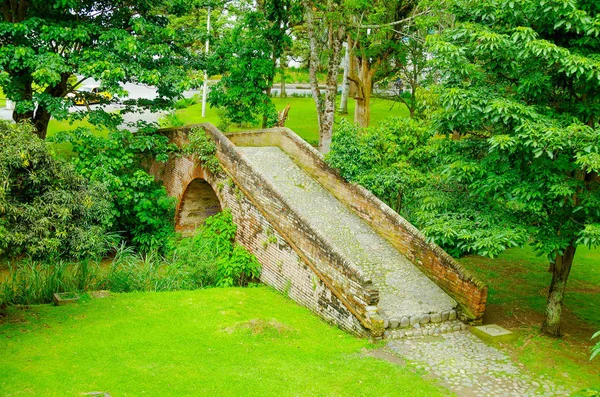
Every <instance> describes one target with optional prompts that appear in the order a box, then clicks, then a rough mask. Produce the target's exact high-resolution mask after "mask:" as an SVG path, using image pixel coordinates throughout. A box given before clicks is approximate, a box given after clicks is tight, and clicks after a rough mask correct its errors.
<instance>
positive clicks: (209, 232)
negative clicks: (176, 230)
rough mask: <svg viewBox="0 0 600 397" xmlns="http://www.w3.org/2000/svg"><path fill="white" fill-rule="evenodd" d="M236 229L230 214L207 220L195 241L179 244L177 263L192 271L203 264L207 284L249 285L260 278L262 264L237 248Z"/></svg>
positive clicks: (224, 213) (189, 239)
mask: <svg viewBox="0 0 600 397" xmlns="http://www.w3.org/2000/svg"><path fill="white" fill-rule="evenodd" d="M236 229H237V226H236V225H235V223H233V218H232V217H231V212H230V211H229V210H225V211H223V212H221V213H219V214H217V215H214V216H212V217H210V218H208V219H207V220H206V221H205V225H204V227H203V228H201V229H200V230H199V231H198V232H197V233H196V234H195V236H194V237H192V238H187V239H183V240H182V241H181V242H180V243H179V245H178V247H177V249H176V251H175V257H174V262H175V263H176V264H177V265H179V266H189V267H195V266H198V264H203V265H202V266H203V267H204V270H203V272H204V273H203V274H205V280H206V281H205V282H206V283H208V284H215V285H217V286H219V287H231V286H245V285H247V284H248V282H249V281H250V280H253V279H257V278H258V276H259V275H260V264H259V263H258V261H257V260H256V258H255V257H254V256H253V255H252V254H250V253H249V252H248V251H246V250H245V249H244V248H243V247H242V246H240V245H238V244H235V242H234V240H235V232H236Z"/></svg>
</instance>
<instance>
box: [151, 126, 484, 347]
mask: <svg viewBox="0 0 600 397" xmlns="http://www.w3.org/2000/svg"><path fill="white" fill-rule="evenodd" d="M194 127H196V128H203V129H204V130H205V131H206V133H207V134H208V135H209V137H211V138H212V139H213V141H214V142H215V143H216V145H217V157H218V159H219V162H220V164H221V167H222V169H223V172H220V173H218V174H213V173H211V172H210V171H209V170H207V169H205V168H203V167H202V164H200V163H199V162H197V161H194V159H193V158H191V157H186V156H181V155H173V156H172V157H171V159H170V160H169V161H168V162H167V163H158V162H152V163H151V164H150V165H149V169H150V172H151V173H152V174H153V175H154V176H155V178H157V179H158V180H161V181H162V182H163V183H164V185H165V186H166V188H167V190H168V192H169V194H171V195H172V196H175V197H177V198H178V206H177V215H176V227H177V229H178V230H180V231H183V232H186V231H188V230H193V229H195V228H196V227H197V226H199V225H201V224H202V222H203V220H204V219H206V218H207V217H208V216H210V215H213V214H214V213H216V212H218V211H220V210H221V209H222V208H230V209H231V212H232V215H233V219H234V222H235V223H236V224H237V234H236V240H237V241H238V242H239V243H240V244H242V245H243V246H244V247H246V248H247V249H248V250H249V251H250V252H252V253H253V254H254V255H256V257H257V258H258V261H259V262H260V263H261V265H262V274H261V281H262V282H264V283H265V284H267V285H270V286H271V287H273V288H275V289H277V290H278V291H281V292H282V293H284V294H286V295H287V296H288V297H290V298H291V299H293V300H294V301H296V302H298V303H299V304H301V305H303V306H306V307H308V308H309V309H311V310H312V311H313V312H315V313H316V314H318V315H319V316H320V317H322V318H323V319H325V320H326V321H328V322H330V323H334V324H336V325H338V326H339V327H341V328H343V329H345V330H347V331H350V332H352V333H354V334H357V335H361V336H369V337H372V338H374V339H379V338H382V337H384V338H388V339H391V338H400V337H404V336H417V335H433V334H437V333H442V332H449V331H456V330H459V329H464V328H465V327H466V324H468V323H472V322H479V321H480V320H481V318H482V316H483V312H484V309H485V303H486V299H487V287H486V286H485V285H483V284H482V283H481V282H480V281H479V280H477V279H476V278H475V277H474V276H473V275H471V274H469V273H468V272H467V271H466V270H465V269H463V267H462V266H461V265H460V264H459V263H458V262H456V261H455V260H454V259H453V258H451V257H450V256H449V255H448V254H447V253H446V252H444V251H443V250H442V249H441V248H439V247H438V246H437V245H435V244H432V243H429V242H427V240H426V238H425V237H424V236H423V234H421V232H419V231H418V230H417V229H416V228H415V227H414V226H412V225H411V224H410V223H408V222H407V221H406V220H405V219H403V218H402V217H401V216H399V215H398V214H397V213H395V212H394V211H392V210H391V209H390V208H389V207H388V206H387V205H385V204H384V203H383V202H381V201H380V200H379V199H377V198H376V197H375V196H374V195H372V194H371V193H370V192H368V191H367V190H366V189H364V188H362V187H361V186H358V185H354V184H350V183H347V182H345V181H344V180H342V179H341V178H340V177H339V175H338V174H337V172H336V171H335V170H334V169H332V168H331V167H329V166H328V165H327V164H326V163H325V162H324V161H323V157H322V156H321V154H319V153H318V152H317V151H316V150H315V149H314V148H313V147H312V146H310V145H308V144H307V143H306V142H304V141H303V140H302V139H301V138H299V137H298V136H297V135H296V134H294V133H293V132H292V131H291V130H289V129H287V128H275V129H269V130H260V131H248V132H241V133H235V134H223V133H222V132H221V131H219V130H218V129H217V128H215V127H214V126H212V125H211V124H200V125H197V126H189V127H183V128H177V129H169V130H164V131H163V133H165V134H167V135H168V136H169V138H170V140H171V142H173V143H175V144H177V145H179V146H182V145H184V144H185V143H186V142H187V133H188V132H189V130H190V129H191V128H194Z"/></svg>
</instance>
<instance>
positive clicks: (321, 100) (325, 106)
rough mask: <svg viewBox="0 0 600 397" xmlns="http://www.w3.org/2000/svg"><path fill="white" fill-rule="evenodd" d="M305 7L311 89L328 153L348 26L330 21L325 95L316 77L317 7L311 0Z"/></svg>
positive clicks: (321, 146)
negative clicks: (343, 44) (341, 57)
mask: <svg viewBox="0 0 600 397" xmlns="http://www.w3.org/2000/svg"><path fill="white" fill-rule="evenodd" d="M329 6H331V5H329ZM304 10H305V13H306V25H307V28H308V36H309V39H310V59H309V62H310V64H309V76H310V88H311V92H312V96H313V99H314V100H315V105H316V107H317V119H318V121H319V150H320V151H321V152H322V153H327V152H329V147H330V146H331V137H332V135H333V121H334V116H335V97H336V94H337V76H338V73H339V66H340V55H341V50H342V43H343V39H344V36H345V35H346V29H345V27H344V26H343V24H342V23H341V22H338V23H336V24H335V26H334V23H333V22H332V21H329V22H328V24H327V36H328V39H327V50H328V64H327V78H326V81H325V95H322V94H321V91H320V90H319V82H318V80H317V68H318V66H319V57H318V51H319V47H318V41H317V35H318V32H317V26H316V25H315V16H314V10H313V7H312V4H311V2H310V1H306V2H305V3H304Z"/></svg>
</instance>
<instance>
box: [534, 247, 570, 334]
mask: <svg viewBox="0 0 600 397" xmlns="http://www.w3.org/2000/svg"><path fill="white" fill-rule="evenodd" d="M576 248H577V247H576V246H575V244H574V243H571V244H570V245H569V246H568V247H567V248H566V249H565V252H564V253H563V254H562V255H556V260H555V261H554V266H553V269H552V282H551V284H550V291H549V293H548V301H547V303H546V320H545V321H544V324H543V325H542V332H543V333H545V334H546V335H550V336H560V319H561V313H562V305H563V298H564V294H565V287H566V285H567V279H568V278H569V273H570V272H571V266H572V265H573V258H574V257H575V249H576Z"/></svg>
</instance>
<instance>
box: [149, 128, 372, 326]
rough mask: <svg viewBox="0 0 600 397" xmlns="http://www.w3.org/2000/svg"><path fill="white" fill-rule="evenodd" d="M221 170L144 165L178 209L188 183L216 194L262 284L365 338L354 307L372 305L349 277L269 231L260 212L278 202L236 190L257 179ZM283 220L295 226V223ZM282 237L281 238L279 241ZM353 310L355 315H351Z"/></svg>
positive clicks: (246, 172) (173, 133)
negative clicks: (202, 184) (175, 200)
mask: <svg viewBox="0 0 600 397" xmlns="http://www.w3.org/2000/svg"><path fill="white" fill-rule="evenodd" d="M165 133H167V134H169V135H170V138H171V140H172V141H173V142H175V143H177V144H179V145H181V144H184V143H185V141H186V139H185V129H183V130H170V131H166V132H165ZM224 166H225V170H226V172H223V173H221V174H219V175H213V174H212V173H210V172H209V171H208V170H204V169H203V168H202V167H201V166H200V165H199V164H198V163H197V162H196V161H194V159H193V158H191V157H187V156H177V155H173V156H172V157H171V158H170V160H169V161H168V162H167V163H158V162H150V163H149V164H148V169H149V171H150V173H151V174H152V175H154V176H155V178H157V179H159V180H161V181H162V182H163V184H164V185H165V187H166V188H167V191H168V192H169V194H170V195H171V196H174V197H176V198H178V203H181V198H182V197H183V195H184V194H185V191H186V188H187V186H188V185H189V184H190V182H192V181H193V180H194V179H197V178H201V179H203V180H206V181H207V182H208V183H209V184H210V185H211V186H212V188H213V190H214V191H215V193H216V194H217V197H218V198H219V201H220V202H221V207H222V208H229V209H230V210H231V213H232V216H233V220H234V222H235V223H236V225H237V232H236V241H237V242H238V243H240V244H241V245H243V246H244V247H245V248H246V249H248V250H249V251H250V252H252V253H253V254H254V255H255V256H256V257H257V259H258V261H259V262H260V263H261V266H262V272H261V277H260V278H261V281H262V282H264V283H265V284H267V285H269V286H271V287H273V288H275V289H276V290H278V291H280V292H282V293H283V294H286V295H287V296H288V297H289V298H291V299H292V300H294V301H296V302H298V303H299V304H301V305H302V306H305V307H307V308H309V309H310V310H312V311H313V312H315V313H316V314H317V315H319V316H320V317H321V318H323V319H324V320H326V321H328V322H330V323H333V324H336V325H338V326H339V327H341V328H342V329H345V330H347V331H349V332H351V333H354V334H356V335H360V336H367V335H369V330H368V329H367V328H366V327H365V324H364V321H365V320H364V313H365V310H366V309H365V307H366V306H367V305H368V302H360V303H357V302H356V300H360V299H361V297H362V298H363V300H365V301H369V302H371V301H372V297H371V296H367V297H365V292H364V288H363V286H362V285H360V283H359V282H357V281H356V280H352V277H350V276H349V274H342V273H341V272H339V271H338V270H332V269H324V267H326V266H329V263H331V261H332V258H331V257H329V256H327V255H325V251H323V252H318V250H315V251H314V252H313V254H314V255H313V257H312V258H310V259H309V258H307V257H306V256H305V254H303V253H302V251H301V250H299V249H298V247H297V244H302V242H301V241H299V240H298V237H296V239H295V240H294V241H292V239H290V237H289V233H288V232H289V230H287V231H286V230H283V231H282V230H281V225H273V223H272V222H270V221H269V220H267V218H266V217H265V215H267V216H270V217H272V216H273V214H270V215H269V214H268V213H266V212H265V211H266V210H265V206H266V207H269V206H277V205H279V204H280V203H279V198H278V197H274V196H273V195H272V194H271V192H270V191H269V189H264V188H262V187H261V185H260V184H257V185H255V186H254V188H253V189H252V195H251V197H250V195H249V194H247V193H246V189H244V187H243V186H242V187H240V186H239V185H238V184H241V183H240V182H239V180H245V181H252V180H256V179H255V178H256V177H257V176H256V175H252V170H251V169H244V167H243V166H240V164H239V163H230V164H229V166H227V165H226V164H224ZM234 179H235V180H236V181H238V182H235V181H234ZM241 185H243V184H241ZM178 205H180V204H178ZM259 207H260V208H259ZM177 212H179V207H178V208H177ZM276 215H277V216H278V217H280V218H286V217H288V216H289V217H292V218H293V215H292V214H289V213H288V214H287V215H286V213H285V212H280V213H277V214H276ZM289 220H290V222H297V220H296V219H289ZM286 234H287V236H286V237H283V235H286ZM307 238H310V237H307ZM300 239H301V238H300ZM315 262H317V263H318V264H319V267H320V268H321V270H324V271H328V272H329V274H328V275H327V276H323V274H321V273H320V272H319V271H318V270H316V269H315ZM332 284H335V285H336V286H337V287H340V288H341V289H343V291H342V292H340V290H338V289H336V287H334V286H332ZM368 293H370V292H368ZM368 293H367V294H368ZM348 296H349V297H352V299H353V300H354V301H353V304H349V303H348V302H347V301H346V302H344V301H343V300H344V299H345V297H348ZM340 298H341V299H340ZM358 307H360V308H361V309H357V308H358ZM356 310H359V311H360V313H362V316H363V319H362V320H363V323H361V321H360V316H361V315H360V314H359V315H358V316H357V314H358V313H357V312H356ZM367 325H369V324H367Z"/></svg>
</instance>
